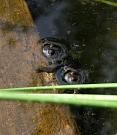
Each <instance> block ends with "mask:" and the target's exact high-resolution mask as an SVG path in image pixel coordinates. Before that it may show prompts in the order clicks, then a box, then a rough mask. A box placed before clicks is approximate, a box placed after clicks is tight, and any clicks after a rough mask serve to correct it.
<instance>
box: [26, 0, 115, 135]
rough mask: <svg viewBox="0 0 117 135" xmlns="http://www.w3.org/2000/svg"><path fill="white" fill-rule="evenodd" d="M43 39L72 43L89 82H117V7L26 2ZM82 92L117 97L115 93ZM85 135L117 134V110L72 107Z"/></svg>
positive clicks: (59, 0) (57, 0)
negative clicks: (48, 38)
mask: <svg viewBox="0 0 117 135" xmlns="http://www.w3.org/2000/svg"><path fill="white" fill-rule="evenodd" d="M27 3H28V6H29V8H30V11H31V14H32V17H33V20H34V22H35V24H36V26H37V31H38V33H39V35H40V37H42V38H43V37H55V38H62V39H64V40H66V41H67V42H69V44H70V46H69V47H68V49H69V50H71V56H72V57H73V59H74V62H75V65H77V67H79V63H80V68H81V69H86V71H87V72H88V74H89V77H88V80H89V82H90V83H105V82H117V8H116V7H112V6H109V5H106V4H102V3H96V2H90V1H80V0H75V1H73V0H27ZM81 93H99V94H101V93H104V94H117V91H116V90H106V91H105V90H103V89H101V90H87V91H84V92H83V91H81ZM72 110H74V113H75V117H76V120H77V121H78V123H79V122H80V126H81V132H82V134H83V135H115V134H117V124H116V123H117V117H116V113H117V111H116V110H114V109H102V108H91V107H78V108H72Z"/></svg>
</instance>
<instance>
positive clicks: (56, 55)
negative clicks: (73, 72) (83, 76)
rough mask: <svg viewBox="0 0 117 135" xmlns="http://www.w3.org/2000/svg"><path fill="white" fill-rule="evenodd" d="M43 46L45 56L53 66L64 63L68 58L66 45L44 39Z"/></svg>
mask: <svg viewBox="0 0 117 135" xmlns="http://www.w3.org/2000/svg"><path fill="white" fill-rule="evenodd" d="M42 44H43V46H42V53H43V55H44V56H45V57H46V58H47V59H48V60H49V62H52V63H53V64H55V63H58V62H59V61H63V59H65V58H66V57H67V56H68V52H67V49H66V48H65V45H64V44H62V43H60V42H58V41H55V39H54V40H52V39H49V38H47V39H43V40H42Z"/></svg>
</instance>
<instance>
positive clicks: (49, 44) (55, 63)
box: [36, 38, 84, 93]
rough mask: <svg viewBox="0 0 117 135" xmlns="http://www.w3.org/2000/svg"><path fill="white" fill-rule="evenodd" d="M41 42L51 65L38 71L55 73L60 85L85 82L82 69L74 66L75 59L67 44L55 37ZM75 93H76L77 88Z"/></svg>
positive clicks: (43, 53) (42, 49) (43, 52)
mask: <svg viewBox="0 0 117 135" xmlns="http://www.w3.org/2000/svg"><path fill="white" fill-rule="evenodd" d="M41 42H42V46H41V52H42V55H43V56H44V57H45V58H46V59H47V60H48V62H49V66H48V67H39V68H38V69H36V72H38V73H40V72H47V73H55V77H56V80H57V82H58V84H60V85H61V84H62V85H67V84H79V83H84V81H83V80H84V79H83V77H82V74H81V71H80V70H77V69H75V68H73V65H72V62H73V60H72V58H71V57H70V55H69V51H68V49H67V47H66V45H65V44H62V43H61V42H59V41H58V40H56V39H55V38H44V39H42V40H41ZM74 93H76V92H75V90H74Z"/></svg>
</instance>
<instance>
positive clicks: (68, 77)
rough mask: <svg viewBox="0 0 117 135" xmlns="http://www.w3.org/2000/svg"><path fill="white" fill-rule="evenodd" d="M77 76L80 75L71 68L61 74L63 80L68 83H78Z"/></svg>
mask: <svg viewBox="0 0 117 135" xmlns="http://www.w3.org/2000/svg"><path fill="white" fill-rule="evenodd" d="M79 78H80V76H79V74H78V73H77V71H72V70H71V71H69V72H67V73H65V74H64V76H63V80H65V81H66V82H67V83H69V84H74V83H78V82H79Z"/></svg>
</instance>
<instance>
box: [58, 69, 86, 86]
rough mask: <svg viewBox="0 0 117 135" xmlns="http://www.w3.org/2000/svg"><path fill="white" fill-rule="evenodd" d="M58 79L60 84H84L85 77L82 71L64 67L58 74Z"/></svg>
mask: <svg viewBox="0 0 117 135" xmlns="http://www.w3.org/2000/svg"><path fill="white" fill-rule="evenodd" d="M56 79H57V81H58V82H59V83H60V84H81V83H84V81H85V76H84V74H83V73H82V71H81V70H76V69H74V68H71V67H69V66H64V67H61V68H60V69H59V70H58V71H57V72H56Z"/></svg>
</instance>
